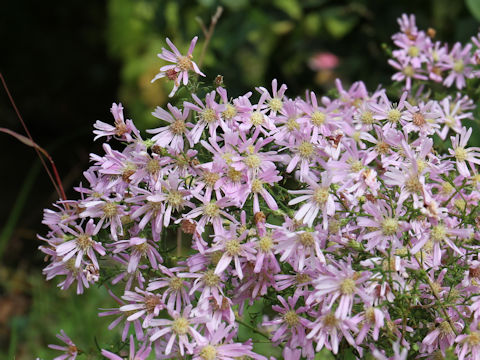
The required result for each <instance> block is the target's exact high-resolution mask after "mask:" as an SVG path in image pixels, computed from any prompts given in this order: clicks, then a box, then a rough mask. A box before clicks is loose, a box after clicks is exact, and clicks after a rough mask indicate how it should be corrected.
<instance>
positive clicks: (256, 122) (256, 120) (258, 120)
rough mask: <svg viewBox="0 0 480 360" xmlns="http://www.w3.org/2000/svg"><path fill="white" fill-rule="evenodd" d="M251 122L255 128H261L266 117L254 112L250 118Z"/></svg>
mask: <svg viewBox="0 0 480 360" xmlns="http://www.w3.org/2000/svg"><path fill="white" fill-rule="evenodd" d="M250 121H251V122H252V124H253V126H260V125H262V124H263V121H264V117H263V114H262V113H261V112H260V111H254V112H253V113H252V115H251V116H250Z"/></svg>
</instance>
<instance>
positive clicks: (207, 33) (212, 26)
mask: <svg viewBox="0 0 480 360" xmlns="http://www.w3.org/2000/svg"><path fill="white" fill-rule="evenodd" d="M222 13H223V7H221V6H219V7H217V11H216V12H215V14H214V15H213V16H212V19H211V21H210V26H209V27H208V30H207V29H206V27H205V24H204V23H203V21H202V20H201V19H200V18H197V19H196V20H197V21H198V23H199V24H200V27H201V28H202V31H203V35H205V42H204V43H203V47H202V52H201V54H200V58H199V60H198V66H199V67H201V66H202V63H203V59H204V57H205V53H206V52H207V47H208V44H209V43H210V39H211V38H212V35H213V31H214V30H215V26H216V25H217V22H218V19H220V16H222Z"/></svg>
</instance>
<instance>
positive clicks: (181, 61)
mask: <svg viewBox="0 0 480 360" xmlns="http://www.w3.org/2000/svg"><path fill="white" fill-rule="evenodd" d="M197 40H198V36H195V37H194V38H193V39H192V41H191V43H190V47H189V49H188V53H187V55H182V54H181V53H180V51H178V49H177V48H176V46H175V45H173V43H172V42H171V41H170V39H169V38H167V40H166V41H167V44H168V46H170V48H171V49H172V51H173V52H172V51H170V50H167V49H165V48H162V52H161V53H160V54H158V57H159V58H160V59H163V60H165V61H168V62H171V63H173V65H165V66H162V67H161V68H160V72H159V73H158V74H157V75H156V76H155V77H154V78H153V79H152V82H154V81H155V80H157V79H160V78H163V77H167V78H168V79H170V80H173V81H174V86H173V90H172V92H171V93H170V95H169V96H170V97H172V96H173V95H174V94H175V92H176V91H177V89H178V87H179V86H180V84H181V83H182V82H183V85H185V86H186V85H187V84H188V73H189V72H190V71H193V72H195V73H197V74H199V75H201V76H205V74H204V73H202V72H201V71H200V69H199V68H198V66H197V64H196V63H195V62H194V61H193V60H192V58H193V56H192V53H193V49H195V44H196V43H197Z"/></svg>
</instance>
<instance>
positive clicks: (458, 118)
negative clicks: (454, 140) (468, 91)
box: [437, 95, 473, 140]
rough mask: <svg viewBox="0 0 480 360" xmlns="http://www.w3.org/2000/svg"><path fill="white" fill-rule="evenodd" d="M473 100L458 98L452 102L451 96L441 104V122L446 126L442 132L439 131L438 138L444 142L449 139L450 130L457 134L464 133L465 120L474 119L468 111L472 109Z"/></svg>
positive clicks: (465, 97)
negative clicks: (463, 122)
mask: <svg viewBox="0 0 480 360" xmlns="http://www.w3.org/2000/svg"><path fill="white" fill-rule="evenodd" d="M471 103H472V100H471V99H469V98H468V97H467V96H464V97H462V98H460V95H458V96H457V98H456V99H455V100H452V97H451V96H448V97H446V98H444V99H443V100H442V101H440V103H439V109H438V110H439V112H440V122H441V123H443V124H444V126H443V128H442V130H437V134H438V136H440V138H441V139H442V140H445V139H446V138H447V134H448V132H449V130H450V129H451V130H453V131H455V132H456V133H460V132H461V131H462V121H463V119H472V118H473V115H472V113H471V112H468V111H467V110H470V109H472V106H473V104H472V105H470V104H471Z"/></svg>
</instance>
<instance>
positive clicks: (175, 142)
mask: <svg viewBox="0 0 480 360" xmlns="http://www.w3.org/2000/svg"><path fill="white" fill-rule="evenodd" d="M167 107H168V110H170V113H171V114H170V113H168V112H167V111H165V110H164V109H162V108H161V107H159V106H158V107H157V108H156V109H155V111H154V112H153V113H152V115H153V116H155V117H156V118H159V119H160V120H163V121H166V122H167V123H169V124H170V125H168V126H164V127H160V128H156V129H150V130H147V133H149V134H156V135H155V136H153V137H152V140H153V141H155V145H158V146H160V147H167V146H171V147H172V148H173V149H175V150H177V151H180V152H183V150H184V148H183V147H184V137H185V135H186V134H187V133H188V130H189V128H192V127H193V124H191V123H187V122H186V120H187V117H188V113H189V109H184V110H183V112H182V111H181V110H179V109H177V108H176V107H175V106H172V105H170V104H168V105H167ZM187 137H188V136H187Z"/></svg>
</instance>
